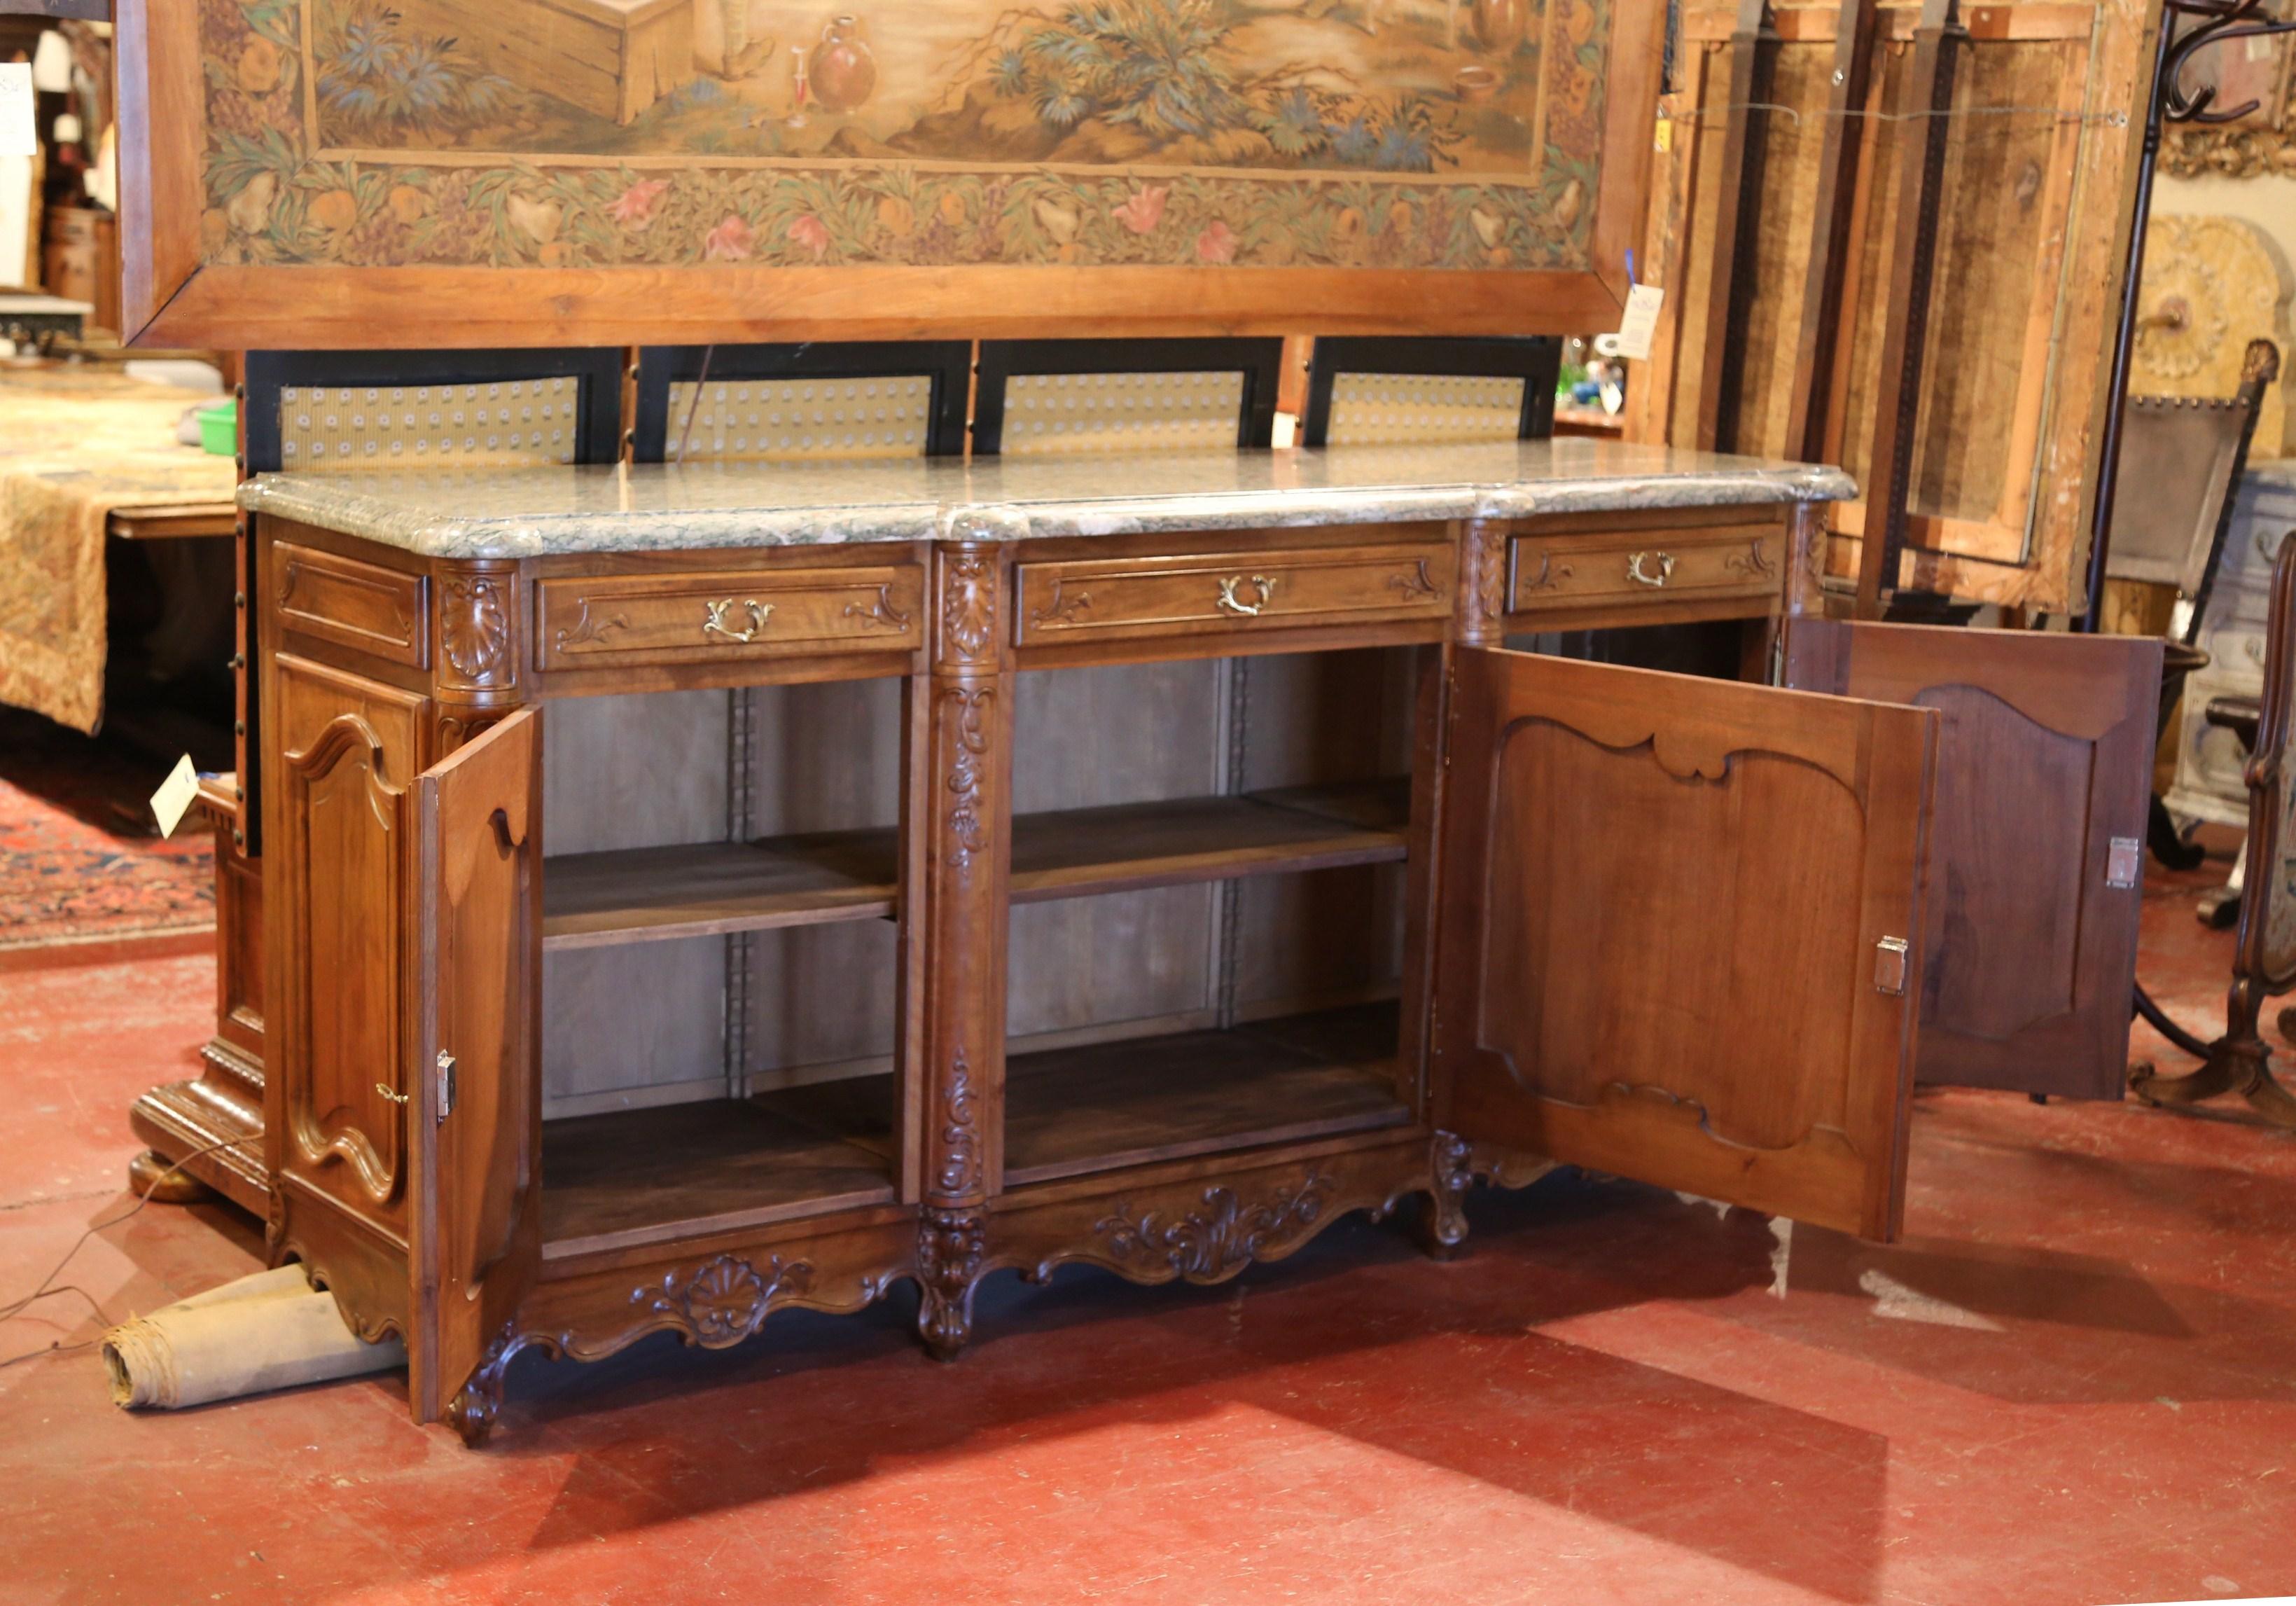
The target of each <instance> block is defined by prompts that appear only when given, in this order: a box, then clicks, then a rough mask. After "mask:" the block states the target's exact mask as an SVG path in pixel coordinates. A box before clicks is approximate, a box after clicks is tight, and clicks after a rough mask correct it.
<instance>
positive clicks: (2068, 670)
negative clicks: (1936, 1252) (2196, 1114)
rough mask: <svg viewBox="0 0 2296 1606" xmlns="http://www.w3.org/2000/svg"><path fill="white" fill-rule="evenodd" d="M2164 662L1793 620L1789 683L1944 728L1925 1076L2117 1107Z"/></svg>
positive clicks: (2111, 640)
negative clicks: (1900, 707)
mask: <svg viewBox="0 0 2296 1606" xmlns="http://www.w3.org/2000/svg"><path fill="white" fill-rule="evenodd" d="M2161 652H2162V648H2161V643H2160V642H2159V641H2158V640H2155V639H2153V638H2150V637H2143V636H2069V635H2050V634H2045V633H2042V632H2038V631H2026V630H1952V629H1948V628H1945V627H1941V626H1936V625H1915V624H1853V623H1850V622H1848V621H1846V620H1827V619H1796V620H1793V621H1792V622H1791V623H1790V624H1789V625H1788V627H1787V634H1786V669H1785V680H1786V683H1787V684H1788V685H1789V686H1797V687H1800V688H1803V689H1805V690H1808V691H1825V692H1834V693H1839V694H1841V695H1842V696H1851V697H1871V698H1874V699H1876V700H1877V701H1881V702H1885V703H1907V704H1914V705H1915V706H1916V707H1921V708H1934V709H1936V710H1937V711H1938V712H1939V715H1940V716H1941V718H1942V721H1943V723H1942V725H1941V726H1940V727H1939V736H1938V783H1937V814H1936V818H1935V820H1934V822H1933V824H1932V826H1931V847H1930V892H1929V901H1928V908H1927V911H1926V912H1927V918H1928V923H1929V928H1928V932H1927V935H1926V941H1925V942H1924V943H1923V952H1924V959H1923V967H1922V1019H1921V1056H1920V1059H1919V1061H1918V1063H1917V1066H1916V1072H1915V1074H1916V1075H1917V1076H1918V1077H1919V1079H1920V1080H1922V1081H1923V1082H1937V1083H1956V1084H1959V1085H1963V1086H1968V1087H1992V1088H2006V1089H2010V1090H2013V1091H2018V1092H2026V1093H2062V1094H2064V1095H2066V1096H2067V1097H2070V1098H2077V1099H2118V1098H2120V1095H2121V1092H2122V1090H2123V1089H2124V1088H2125V1086H2126V1085H2127V1081H2128V1015H2129V997H2130V992H2131V989H2132V988H2133V987H2134V986H2135V984H2136V918H2137V912H2138V904H2139V901H2140V897H2141V892H2140V887H2139V879H2140V873H2141V870H2142V867H2143V862H2144V816H2145V810H2146V807H2147V804H2148V801H2149V799H2150V797H2151V795H2152V786H2153V781H2152V777H2153V747H2154V745H2155V738H2156V736H2157V734H2158V729H2157V728H2158V721H2159V718H2160V695H2161V692H2160V688H2161Z"/></svg>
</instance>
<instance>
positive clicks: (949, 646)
mask: <svg viewBox="0 0 2296 1606" xmlns="http://www.w3.org/2000/svg"><path fill="white" fill-rule="evenodd" d="M940 624H941V656H942V657H943V659H944V660H950V661H955V662H957V663H977V662H979V661H980V660H982V659H985V658H987V657H988V655H989V644H990V643H991V642H992V641H993V640H995V639H996V561H995V560H994V559H993V558H992V557H990V556H989V555H988V553H985V552H959V553H956V554H955V556H951V557H950V558H949V560H948V568H947V572H946V573H945V574H944V576H943V578H942V581H941V618H940Z"/></svg>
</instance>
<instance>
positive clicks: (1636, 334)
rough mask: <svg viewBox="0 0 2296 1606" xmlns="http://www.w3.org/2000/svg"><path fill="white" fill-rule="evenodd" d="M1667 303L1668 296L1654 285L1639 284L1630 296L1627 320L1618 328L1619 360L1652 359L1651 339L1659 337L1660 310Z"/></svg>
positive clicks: (1638, 360)
mask: <svg viewBox="0 0 2296 1606" xmlns="http://www.w3.org/2000/svg"><path fill="white" fill-rule="evenodd" d="M1664 301H1666V292H1665V291H1663V290H1661V289H1660V288H1659V287H1658V286H1657V285H1655V284H1637V285H1636V286H1635V287H1634V288H1633V289H1632V290H1629V291H1628V292H1627V316H1626V317H1624V318H1623V319H1621V320H1620V324H1619V339H1618V347H1619V350H1618V354H1619V355H1620V357H1624V358H1631V359H1632V360H1634V361H1636V362H1644V361H1647V360H1648V359H1649V357H1650V353H1651V337H1652V336H1653V335H1655V334H1657V333H1658V309H1659V308H1660V306H1661V304H1663V303H1664Z"/></svg>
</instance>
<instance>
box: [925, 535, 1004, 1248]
mask: <svg viewBox="0 0 2296 1606" xmlns="http://www.w3.org/2000/svg"><path fill="white" fill-rule="evenodd" d="M934 581H935V594H934V598H933V605H932V610H931V617H932V620H933V622H934V636H933V651H932V664H933V668H932V674H931V679H930V681H929V683H928V685H927V687H926V692H925V695H926V696H927V697H928V698H929V699H930V701H929V703H928V704H927V707H928V711H929V714H930V718H929V720H928V721H927V730H926V740H927V742H928V744H929V751H928V752H927V754H926V762H925V764H924V766H923V780H922V793H923V796H922V813H923V816H924V820H925V842H924V854H925V860H924V869H923V874H922V877H921V878H920V879H921V885H920V886H919V888H918V889H917V892H918V895H917V898H916V902H915V908H916V910H917V915H916V918H920V919H922V922H923V927H922V944H921V946H920V945H916V944H913V947H912V951H913V952H922V953H929V954H931V955H932V956H934V957H933V962H932V964H931V966H930V967H925V968H922V969H921V970H920V971H918V972H917V973H915V975H914V978H913V983H914V985H915V986H917V987H918V988H919V989H920V992H921V995H922V1000H923V1010H922V1018H921V1022H920V1025H921V1034H922V1053H923V1056H924V1063H923V1072H924V1075H923V1077H922V1088H923V1090H924V1100H925V1104H924V1118H923V1121H922V1132H923V1134H924V1154H923V1156H922V1161H923V1164H922V1171H921V1175H922V1184H923V1189H924V1197H925V1202H926V1203H927V1204H928V1205H931V1206H933V1207H938V1208H940V1209H943V1210H950V1209H957V1208H960V1207H969V1206H974V1205H978V1204H980V1202H981V1201H983V1200H985V1199H986V1198H988V1195H989V1194H990V1193H991V1192H992V1191H994V1190H995V1188H996V1177H997V1175H998V1173H999V1171H1000V1170H1001V1166H1002V1160H1001V1157H1000V1156H999V1154H998V1153H997V1151H996V1149H997V1143H996V1134H997V1132H999V1131H1000V1130H1001V1128H1002V1121H1001V1119H1000V1118H999V1116H998V1114H997V1112H998V1110H999V1109H1000V1108H1001V1106H1002V1100H1003V1093H1004V1063H1005V1038H1004V1006H1005V877H1006V857H1007V853H1006V848H1007V844H1008V843H1009V841H1010V838H1011V833H1012V820H1011V800H1010V795H1009V785H1008V781H1009V777H1010V776H1011V773H1012V757H1011V744H1012V735H1011V719H1010V715H1009V712H1008V709H1009V706H1010V700H1009V698H1008V696H1006V691H1005V681H1004V679H1003V669H1004V640H1003V638H1004V636H1005V630H1004V628H1003V626H1004V620H1003V611H1004V610H1003V606H1002V604H1003V599H1004V582H1005V564H1004V562H1003V554H1002V552H1001V551H1000V550H999V549H998V548H995V547H991V546H987V545H972V544H964V545H957V544H951V545H948V546H946V547H944V548H941V549H940V551H939V554H938V556H937V558H936V563H935V576H934Z"/></svg>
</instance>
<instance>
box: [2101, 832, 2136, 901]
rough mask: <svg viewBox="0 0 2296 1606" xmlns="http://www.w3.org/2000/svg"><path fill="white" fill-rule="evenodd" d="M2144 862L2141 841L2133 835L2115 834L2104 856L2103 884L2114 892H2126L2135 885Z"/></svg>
mask: <svg viewBox="0 0 2296 1606" xmlns="http://www.w3.org/2000/svg"><path fill="white" fill-rule="evenodd" d="M2143 868H2144V844H2142V843H2140V842H2138V841H2137V840H2136V837H2134V836H2115V837H2114V838H2112V843H2111V844H2110V851H2108V852H2106V854H2105V856H2104V884H2105V885H2107V886H2109V887H2112V888H2113V889H2114V890H2115V891H2116V892H2127V891H2128V890H2129V889H2130V888H2131V887H2133V886H2135V885H2136V877H2137V872H2138V871H2139V870H2141V869H2143Z"/></svg>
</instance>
